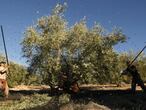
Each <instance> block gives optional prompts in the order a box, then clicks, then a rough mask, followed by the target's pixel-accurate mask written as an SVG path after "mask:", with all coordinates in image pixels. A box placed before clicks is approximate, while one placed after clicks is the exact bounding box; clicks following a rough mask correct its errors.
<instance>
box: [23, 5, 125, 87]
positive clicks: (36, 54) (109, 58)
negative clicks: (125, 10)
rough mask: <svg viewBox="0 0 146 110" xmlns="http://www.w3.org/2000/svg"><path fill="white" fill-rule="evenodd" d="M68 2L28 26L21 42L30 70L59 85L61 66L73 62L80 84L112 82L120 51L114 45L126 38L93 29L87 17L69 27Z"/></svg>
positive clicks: (103, 30)
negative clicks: (67, 18)
mask: <svg viewBox="0 0 146 110" xmlns="http://www.w3.org/2000/svg"><path fill="white" fill-rule="evenodd" d="M65 10H66V4H64V5H61V4H57V5H56V7H55V8H54V9H53V10H52V13H51V14H50V15H49V16H43V17H41V18H40V19H39V20H38V21H37V23H36V24H35V25H32V26H30V27H28V28H27V30H26V31H25V34H24V36H25V37H24V39H23V41H22V43H21V45H22V51H23V56H24V57H25V58H27V62H28V63H29V70H30V71H31V72H32V73H35V74H39V75H40V78H42V82H43V83H46V84H49V85H51V86H55V85H57V84H58V81H59V78H60V77H59V75H60V74H61V69H62V67H64V68H66V69H68V68H67V66H64V65H65V62H64V59H65V60H66V62H67V64H69V65H70V70H71V71H70V72H71V73H72V77H74V78H78V77H80V80H79V81H80V82H81V83H89V82H90V83H95V82H96V83H97V82H98V83H109V82H113V81H114V79H115V78H117V75H118V72H119V66H118V61H119V59H118V54H117V53H116V52H115V51H114V49H113V47H114V46H115V45H117V44H118V43H123V42H125V41H126V36H125V35H124V34H123V32H122V31H121V30H120V29H118V28H114V29H113V31H112V32H109V33H108V32H106V31H105V29H104V28H103V27H102V26H101V25H99V24H97V23H95V24H94V25H93V26H92V27H91V28H89V27H88V26H87V23H86V22H87V21H86V19H84V18H83V19H81V20H80V21H78V22H76V23H75V24H74V25H72V26H69V25H68V22H67V20H66V19H65V16H64V12H65Z"/></svg>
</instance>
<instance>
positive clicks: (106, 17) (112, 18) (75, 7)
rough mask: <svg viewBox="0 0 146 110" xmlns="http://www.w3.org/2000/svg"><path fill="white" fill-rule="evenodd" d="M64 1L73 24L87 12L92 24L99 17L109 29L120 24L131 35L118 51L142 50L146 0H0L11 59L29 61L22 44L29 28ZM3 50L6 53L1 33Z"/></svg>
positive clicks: (0, 20) (0, 50) (0, 21)
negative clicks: (25, 57)
mask: <svg viewBox="0 0 146 110" xmlns="http://www.w3.org/2000/svg"><path fill="white" fill-rule="evenodd" d="M64 2H66V3H67V4H68V8H67V11H66V13H65V18H66V19H67V21H68V22H69V25H73V24H74V23H75V22H76V21H79V20H80V19H82V18H83V17H84V16H86V18H87V25H88V26H89V27H91V26H92V25H93V24H94V22H95V21H96V22H98V23H100V24H101V25H102V26H103V27H104V28H105V29H107V30H108V31H111V30H112V28H113V27H115V26H117V27H120V28H121V29H122V30H123V33H124V34H125V35H126V36H127V37H129V39H128V41H127V42H126V43H125V44H120V45H117V46H116V47H115V49H116V50H117V51H118V52H125V51H129V50H130V49H132V50H134V51H138V50H139V49H141V48H143V46H144V45H145V43H144V42H146V14H144V13H145V12H144V11H145V10H146V0H0V25H3V29H4V34H5V40H6V46H7V50H8V57H9V59H10V60H12V61H15V62H17V63H19V64H25V65H26V63H25V61H26V60H25V59H24V58H23V57H22V53H21V46H20V42H21V41H22V39H23V37H24V35H23V33H24V32H25V30H26V28H27V27H28V26H31V25H33V24H35V23H36V21H37V19H39V18H40V17H41V16H46V15H49V14H50V12H51V10H52V8H53V7H54V6H55V5H56V4H57V3H64ZM0 53H4V49H3V44H2V39H1V35H0Z"/></svg>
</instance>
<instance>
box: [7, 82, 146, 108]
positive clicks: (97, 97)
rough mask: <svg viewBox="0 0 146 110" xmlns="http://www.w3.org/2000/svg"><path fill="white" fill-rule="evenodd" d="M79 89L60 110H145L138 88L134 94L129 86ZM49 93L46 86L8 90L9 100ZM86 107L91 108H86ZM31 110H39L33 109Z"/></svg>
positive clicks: (84, 86) (92, 86) (143, 100)
mask: <svg viewBox="0 0 146 110" xmlns="http://www.w3.org/2000/svg"><path fill="white" fill-rule="evenodd" d="M80 89H81V90H80V92H79V93H77V94H72V95H71V97H70V102H69V103H67V104H66V105H63V107H62V108H67V109H62V110H68V109H70V110H146V93H145V92H143V91H142V90H141V89H140V87H137V91H136V92H135V93H132V92H131V91H130V85H129V84H123V85H121V86H120V87H118V86H117V85H114V84H110V85H81V86H80ZM49 91H50V88H49V86H46V85H42V86H25V85H20V86H16V87H14V88H10V97H9V100H19V98H21V96H22V95H30V94H34V93H39V94H44V93H45V94H46V93H48V95H50V94H49ZM51 97H52V96H51ZM53 103H54V102H53ZM48 105H50V104H48ZM48 105H44V106H41V107H40V106H39V108H47V107H48ZM46 106H47V107H46ZM70 106H71V107H72V109H71V108H70ZM79 106H80V107H79ZM86 106H91V107H90V108H88V107H86ZM100 106H103V109H99V107H100ZM73 108H74V109H73ZM79 108H80V109H79ZM85 108H87V109H85ZM101 108H102V107H101ZM33 110H39V109H37V108H34V109H33ZM44 110H47V109H44Z"/></svg>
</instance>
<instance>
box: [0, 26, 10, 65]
mask: <svg viewBox="0 0 146 110" xmlns="http://www.w3.org/2000/svg"><path fill="white" fill-rule="evenodd" d="M1 33H2V39H3V44H4V50H5V55H6V61H7V65H9V60H8V54H7V48H6V43H5V37H4V31H3V27H2V25H1Z"/></svg>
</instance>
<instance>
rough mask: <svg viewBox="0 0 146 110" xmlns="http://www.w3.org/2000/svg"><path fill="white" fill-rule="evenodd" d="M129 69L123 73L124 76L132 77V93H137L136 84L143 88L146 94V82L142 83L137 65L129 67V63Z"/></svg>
mask: <svg viewBox="0 0 146 110" xmlns="http://www.w3.org/2000/svg"><path fill="white" fill-rule="evenodd" d="M126 63H127V68H126V69H125V70H124V71H123V72H122V75H126V74H128V73H129V74H130V75H131V76H132V83H131V90H132V92H135V91H136V84H138V86H140V87H141V88H142V90H143V91H144V92H146V87H145V85H144V82H143V81H142V79H141V77H140V74H139V73H138V70H137V68H136V66H135V65H129V64H130V62H129V61H127V62H126Z"/></svg>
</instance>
